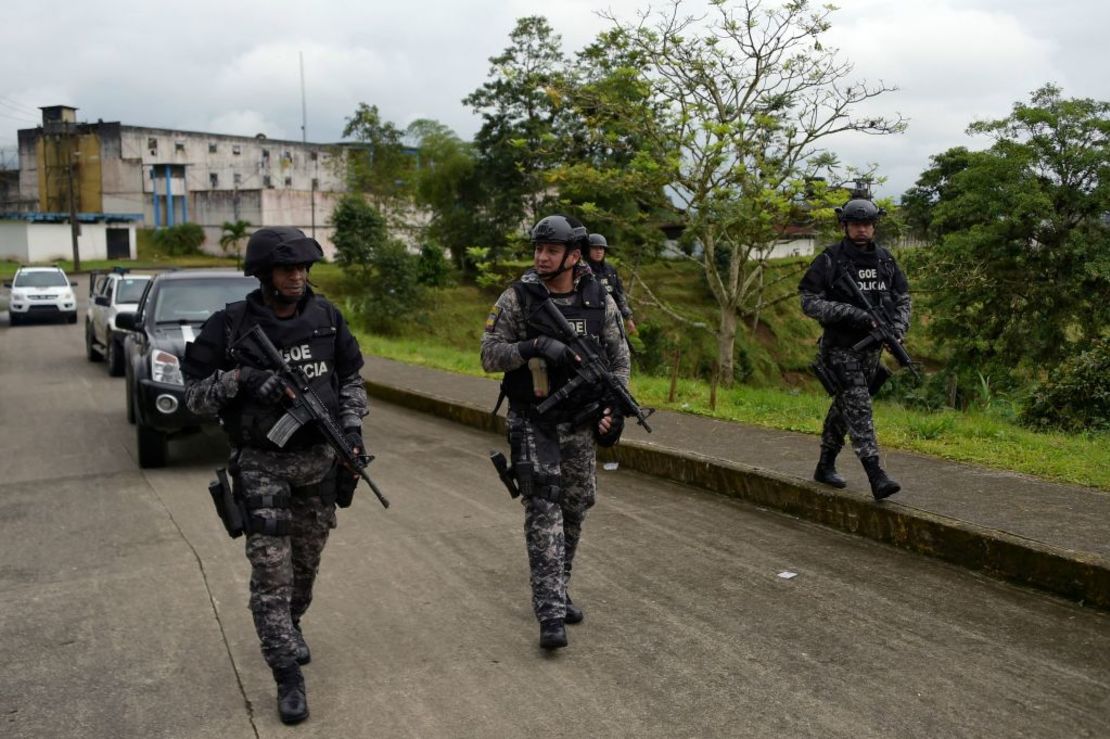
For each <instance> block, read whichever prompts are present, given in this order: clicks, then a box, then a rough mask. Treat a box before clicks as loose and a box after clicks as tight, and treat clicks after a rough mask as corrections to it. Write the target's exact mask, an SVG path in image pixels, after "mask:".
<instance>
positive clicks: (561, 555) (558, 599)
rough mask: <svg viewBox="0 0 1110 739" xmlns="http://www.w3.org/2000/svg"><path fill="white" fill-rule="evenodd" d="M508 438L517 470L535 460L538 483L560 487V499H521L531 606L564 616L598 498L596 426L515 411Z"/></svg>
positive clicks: (549, 616)
mask: <svg viewBox="0 0 1110 739" xmlns="http://www.w3.org/2000/svg"><path fill="white" fill-rule="evenodd" d="M509 437H510V445H511V446H512V454H513V464H514V466H515V467H516V468H517V469H518V472H519V469H520V466H521V465H533V466H534V469H535V470H536V474H537V477H538V481H539V482H541V483H543V482H545V481H550V482H551V484H553V485H557V486H558V490H559V493H560V495H559V496H557V497H558V498H559V500H558V502H552V501H550V500H546V499H544V498H541V497H539V496H537V495H531V496H522V497H521V503H522V504H523V505H524V541H525V545H526V546H527V550H528V565H529V568H530V569H531V585H532V610H533V612H534V613H535V614H536V619H537V620H539V621H548V620H553V619H562V618H563V617H564V616H566V590H567V583H569V582H570V573H571V568H572V567H573V564H574V555H575V553H576V552H577V551H578V542H579V540H580V539H581V536H582V522H583V520H585V518H586V511H587V510H588V509H589V508H590V507H591V506H593V504H594V501H595V500H596V497H597V475H596V472H597V470H596V462H597V445H596V442H595V440H594V433H593V428H592V427H590V426H586V427H580V428H578V429H574V428H573V427H572V426H571V424H569V423H563V424H559V425H557V426H554V427H552V426H547V425H544V424H537V423H534V422H532V421H530V420H528V419H526V418H524V417H522V416H520V415H518V414H516V413H515V412H512V411H510V413H509ZM514 437H515V438H516V439H517V441H516V442H515V443H514V441H513V439H514Z"/></svg>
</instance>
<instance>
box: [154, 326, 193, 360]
mask: <svg viewBox="0 0 1110 739" xmlns="http://www.w3.org/2000/svg"><path fill="white" fill-rule="evenodd" d="M199 335H200V326H199V325H197V324H189V323H186V324H184V325H181V326H178V325H166V326H159V327H158V328H156V329H155V331H154V334H153V335H151V337H150V348H151V350H152V351H153V350H160V351H164V352H169V353H171V354H173V355H175V356H177V357H178V358H179V359H180V358H182V357H184V356H185V344H187V343H188V342H190V341H192V340H193V339H195V338H196V337H197V336H199Z"/></svg>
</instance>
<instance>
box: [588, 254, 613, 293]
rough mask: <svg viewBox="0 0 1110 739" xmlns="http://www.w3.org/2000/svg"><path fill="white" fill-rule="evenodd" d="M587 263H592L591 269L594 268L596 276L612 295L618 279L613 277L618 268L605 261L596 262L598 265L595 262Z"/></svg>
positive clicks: (589, 263)
mask: <svg viewBox="0 0 1110 739" xmlns="http://www.w3.org/2000/svg"><path fill="white" fill-rule="evenodd" d="M586 263H587V264H588V265H590V269H591V270H593V273H594V278H595V279H596V280H597V281H598V282H599V283H601V287H602V288H604V290H605V292H607V293H609V294H610V295H612V294H613V291H614V290H616V280H614V279H613V277H614V275H616V273H617V270H616V269H614V268H613V266H612V265H611V264H606V263H605V262H601V263H599V264H596V266H595V263H594V262H586Z"/></svg>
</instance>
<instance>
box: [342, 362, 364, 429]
mask: <svg viewBox="0 0 1110 739" xmlns="http://www.w3.org/2000/svg"><path fill="white" fill-rule="evenodd" d="M369 413H370V401H369V399H368V398H367V397H366V383H365V382H363V380H362V376H361V375H360V374H359V373H357V372H355V373H354V374H351V375H347V376H346V377H344V378H341V379H340V380H339V425H340V426H342V427H343V428H344V429H350V428H356V429H361V428H362V419H363V418H364V417H365V416H366V415H367V414H369Z"/></svg>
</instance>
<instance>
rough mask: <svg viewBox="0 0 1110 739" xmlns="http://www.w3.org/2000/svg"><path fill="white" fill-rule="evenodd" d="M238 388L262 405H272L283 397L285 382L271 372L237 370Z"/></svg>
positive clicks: (252, 368)
mask: <svg viewBox="0 0 1110 739" xmlns="http://www.w3.org/2000/svg"><path fill="white" fill-rule="evenodd" d="M239 387H241V388H244V389H245V390H246V391H247V392H248V393H249V394H250V395H251V396H253V397H254V398H257V399H258V400H260V401H262V402H263V403H269V404H270V405H274V404H276V403H278V402H280V401H281V399H282V398H284V397H285V380H283V379H281V377H280V376H279V375H278V374H277V373H276V372H274V371H273V370H260V369H255V368H254V367H240V368H239Z"/></svg>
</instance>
